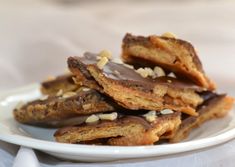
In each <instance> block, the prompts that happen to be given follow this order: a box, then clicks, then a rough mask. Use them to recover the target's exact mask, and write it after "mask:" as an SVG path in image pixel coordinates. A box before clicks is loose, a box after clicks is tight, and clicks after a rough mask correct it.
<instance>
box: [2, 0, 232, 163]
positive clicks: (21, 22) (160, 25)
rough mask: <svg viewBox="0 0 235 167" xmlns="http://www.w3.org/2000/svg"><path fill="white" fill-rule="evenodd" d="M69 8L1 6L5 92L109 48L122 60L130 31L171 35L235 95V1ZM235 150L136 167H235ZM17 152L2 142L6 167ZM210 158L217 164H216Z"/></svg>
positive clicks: (4, 3) (87, 4)
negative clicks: (186, 45) (186, 43)
mask: <svg viewBox="0 0 235 167" xmlns="http://www.w3.org/2000/svg"><path fill="white" fill-rule="evenodd" d="M61 2H63V1H62V0H61V1H54V0H51V1H50V0H48V1H46V0H44V1H13V0H11V1H3V0H0V78H1V80H0V91H6V90H9V89H13V88H16V87H19V86H23V85H25V84H30V83H32V82H38V81H41V80H43V79H44V78H46V77H47V76H48V75H57V74H60V73H63V72H64V71H65V69H66V57H68V56H71V55H79V54H82V53H83V52H84V51H87V50H89V51H94V52H97V51H99V50H102V49H109V50H111V51H112V52H113V53H114V55H117V56H119V54H120V44H121V39H122V37H123V36H124V34H125V33H126V32H132V33H134V34H146V35H147V34H162V33H164V32H165V31H171V32H174V33H175V34H176V35H177V36H178V37H180V38H183V39H186V40H189V41H191V42H192V43H193V44H194V45H195V47H196V48H197V50H198V51H199V55H200V57H201V59H202V61H203V64H204V68H205V69H206V71H207V73H208V74H209V76H211V77H212V78H213V79H214V80H215V81H216V82H217V83H218V86H219V88H220V90H221V91H227V92H229V93H230V94H231V95H234V96H235V89H234V87H235V86H234V85H235V47H234V46H235V10H234V9H235V2H234V1H214V2H213V3H212V2H211V1H195V2H194V1H177V2H176V1H166V2H165V3H163V2H160V1H115V2H114V1H102V2H100V1H99V3H97V1H91V2H87V1H79V2H77V3H75V4H76V5H72V4H71V3H70V4H66V5H62V4H64V3H61ZM71 2H73V1H71ZM133 2H134V3H133ZM234 143H235V142H233V144H231V143H229V144H227V145H224V146H220V147H218V148H213V149H212V150H209V151H205V152H202V153H195V154H190V155H188V156H184V157H183V156H182V157H181V158H180V159H179V158H178V157H177V158H171V159H169V160H161V161H141V162H139V163H137V162H136V163H133V162H131V163H128V165H129V166H133V165H134V164H135V166H136V165H139V166H142V165H143V164H146V165H150V166H151V165H152V166H154V165H157V164H158V165H160V164H161V165H162V166H169V165H170V164H174V165H175V166H177V165H178V166H189V164H191V165H192V164H194V165H195V166H206V165H208V166H211V165H213V166H219V165H221V166H223V165H224V164H225V162H226V165H227V166H229V162H231V166H232V162H234V160H233V159H232V158H233V157H234V156H235V153H234V151H233V150H234V147H235V146H234ZM12 150H13V151H12ZM16 151H17V147H13V146H12V145H6V144H5V143H3V142H1V143H0V159H1V160H2V159H3V158H4V159H5V160H6V161H2V162H0V166H1V163H2V164H11V163H12V161H13V159H14V156H15V153H16ZM208 155H211V156H213V157H214V158H213V159H208ZM221 155H224V156H221ZM1 157H3V158H1ZM42 157H43V155H42ZM215 158H216V160H215ZM42 159H45V158H42ZM214 161H215V162H214ZM46 162H47V161H45V163H46ZM56 163H59V162H57V161H56ZM83 165H84V164H83ZM106 165H107V166H109V165H110V164H109V165H108V164H106ZM112 165H116V166H118V164H117V163H116V164H115V163H114V164H112ZM126 165H127V164H126ZM45 166H47V165H45ZM86 166H92V164H90V165H88V164H86Z"/></svg>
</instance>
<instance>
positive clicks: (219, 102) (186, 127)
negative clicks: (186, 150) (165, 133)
mask: <svg viewBox="0 0 235 167" xmlns="http://www.w3.org/2000/svg"><path fill="white" fill-rule="evenodd" d="M233 104H234V99H233V98H231V97H228V96H226V95H216V96H214V97H212V98H210V99H208V100H207V101H205V103H203V104H202V105H201V106H200V107H198V110H197V112H198V113H199V116H198V117H192V116H186V118H183V120H182V124H181V125H180V127H179V129H178V130H177V131H176V132H175V134H174V135H173V137H172V138H170V140H169V141H170V142H171V143H176V142H180V141H182V140H184V139H186V138H187V137H188V135H189V134H190V132H191V131H192V130H193V129H194V128H197V127H199V126H200V125H202V124H203V123H204V122H206V121H208V120H211V119H215V118H221V117H224V116H225V115H226V114H227V113H228V112H229V111H230V110H231V108H232V107H233Z"/></svg>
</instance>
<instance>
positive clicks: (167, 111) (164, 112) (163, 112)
mask: <svg viewBox="0 0 235 167" xmlns="http://www.w3.org/2000/svg"><path fill="white" fill-rule="evenodd" d="M160 113H161V114H163V115H166V114H173V113H174V111H172V110H171V109H164V110H162V111H160Z"/></svg>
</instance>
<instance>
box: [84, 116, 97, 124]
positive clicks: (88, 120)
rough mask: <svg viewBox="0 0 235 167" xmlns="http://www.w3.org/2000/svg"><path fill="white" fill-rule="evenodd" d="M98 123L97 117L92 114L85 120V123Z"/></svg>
mask: <svg viewBox="0 0 235 167" xmlns="http://www.w3.org/2000/svg"><path fill="white" fill-rule="evenodd" d="M97 121H99V117H98V116H96V115H95V114H92V115H91V116H89V117H88V118H87V119H86V121H85V122H86V123H95V122H97Z"/></svg>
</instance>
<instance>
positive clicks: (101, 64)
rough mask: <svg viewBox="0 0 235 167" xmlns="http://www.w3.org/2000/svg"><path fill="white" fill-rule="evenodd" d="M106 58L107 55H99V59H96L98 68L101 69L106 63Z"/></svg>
mask: <svg viewBox="0 0 235 167" xmlns="http://www.w3.org/2000/svg"><path fill="white" fill-rule="evenodd" d="M108 61H109V60H108V58H107V57H101V59H100V60H99V61H98V63H97V66H98V68H99V69H101V70H102V69H103V68H104V66H105V65H106V64H107V63H108Z"/></svg>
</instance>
